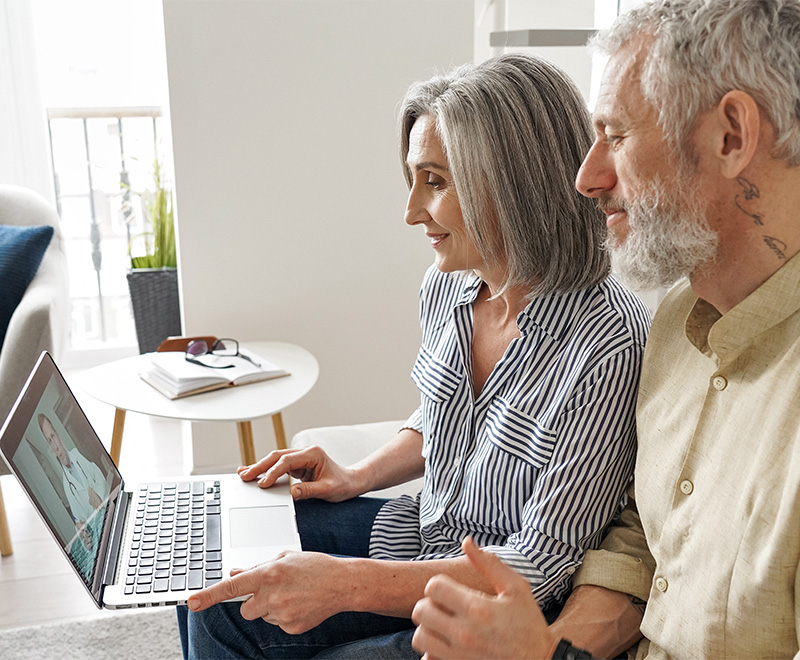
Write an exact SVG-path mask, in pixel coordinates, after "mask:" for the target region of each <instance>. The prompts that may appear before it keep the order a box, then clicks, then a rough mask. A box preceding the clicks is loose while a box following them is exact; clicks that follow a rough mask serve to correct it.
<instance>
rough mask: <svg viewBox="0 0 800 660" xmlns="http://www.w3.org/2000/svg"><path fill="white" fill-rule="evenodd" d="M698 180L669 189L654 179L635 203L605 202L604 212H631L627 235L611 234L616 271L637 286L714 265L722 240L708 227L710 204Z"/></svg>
mask: <svg viewBox="0 0 800 660" xmlns="http://www.w3.org/2000/svg"><path fill="white" fill-rule="evenodd" d="M695 181H696V179H695V177H694V176H691V175H689V174H688V173H685V174H679V175H678V176H677V177H676V180H675V181H674V182H671V183H670V184H669V185H668V184H667V183H666V182H665V181H664V180H663V179H662V178H660V177H655V178H654V179H653V180H652V181H650V182H648V183H647V185H646V187H645V189H644V190H643V191H642V192H641V193H640V194H638V195H637V196H636V199H635V200H633V201H631V202H624V201H622V200H615V199H614V198H613V197H610V196H609V197H601V198H600V200H599V202H598V205H599V206H600V208H601V209H602V208H606V207H613V208H620V209H623V210H625V211H626V212H627V221H628V232H627V235H625V236H624V237H619V236H618V235H616V234H615V233H614V232H613V231H612V230H609V232H608V236H607V238H606V246H607V247H608V250H609V254H610V256H611V268H612V271H613V272H615V273H616V274H618V275H619V277H620V279H622V280H624V281H625V282H626V283H627V284H628V285H629V286H631V287H632V288H634V289H639V290H645V289H655V288H657V287H666V286H670V285H672V284H674V283H675V282H677V281H678V280H679V279H680V278H682V277H684V276H686V275H689V274H691V273H692V272H693V271H695V270H696V269H697V268H698V267H699V266H702V265H704V264H708V263H711V262H713V261H714V258H715V256H716V253H717V243H718V237H717V234H716V233H715V232H714V231H712V229H711V228H710V227H709V226H708V221H707V220H706V211H707V204H706V203H705V201H704V199H703V196H702V194H701V193H700V189H699V186H698V185H697V183H696V182H695Z"/></svg>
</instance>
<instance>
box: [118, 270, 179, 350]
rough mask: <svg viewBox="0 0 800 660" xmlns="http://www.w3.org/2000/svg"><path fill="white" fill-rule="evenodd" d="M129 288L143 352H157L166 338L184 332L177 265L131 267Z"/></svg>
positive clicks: (137, 332) (137, 335)
mask: <svg viewBox="0 0 800 660" xmlns="http://www.w3.org/2000/svg"><path fill="white" fill-rule="evenodd" d="M128 289H129V290H130V292H131V304H132V305H133V320H134V322H135V324H136V339H137V340H138V342H139V352H140V353H149V352H151V351H154V350H156V349H157V348H158V345H159V344H160V343H161V342H162V341H164V340H165V339H166V338H167V337H171V336H175V335H180V334H181V309H180V298H179V295H178V269H177V268H131V269H130V270H129V271H128Z"/></svg>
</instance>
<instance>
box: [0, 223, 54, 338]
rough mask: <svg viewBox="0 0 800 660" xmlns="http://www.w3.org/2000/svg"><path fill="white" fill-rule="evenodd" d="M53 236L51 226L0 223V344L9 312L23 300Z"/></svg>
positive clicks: (8, 318) (10, 313) (3, 336)
mask: <svg viewBox="0 0 800 660" xmlns="http://www.w3.org/2000/svg"><path fill="white" fill-rule="evenodd" d="M52 238H53V228H52V227H50V226H48V225H45V226H42V227H29V226H19V225H0V348H2V346H3V341H4V340H5V338H6V330H8V323H9V321H10V320H11V315H12V314H13V313H14V310H15V309H16V308H17V305H19V301H20V300H22V296H23V294H24V293H25V289H27V288H28V285H29V284H30V283H31V280H32V279H33V277H34V275H36V271H37V270H39V264H40V263H42V257H44V252H45V250H47V246H48V245H50V239H52Z"/></svg>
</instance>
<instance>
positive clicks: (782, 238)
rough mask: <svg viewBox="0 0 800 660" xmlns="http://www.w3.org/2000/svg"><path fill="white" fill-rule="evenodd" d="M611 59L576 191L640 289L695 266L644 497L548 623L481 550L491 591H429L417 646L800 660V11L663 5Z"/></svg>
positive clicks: (437, 653) (651, 350)
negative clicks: (596, 214)
mask: <svg viewBox="0 0 800 660" xmlns="http://www.w3.org/2000/svg"><path fill="white" fill-rule="evenodd" d="M599 46H600V48H601V49H602V50H604V51H605V52H606V53H607V54H609V55H610V60H609V63H608V66H607V69H606V72H605V75H604V78H603V83H602V89H601V92H600V96H599V99H598V102H597V105H596V108H595V129H596V140H595V143H594V145H593V147H592V149H591V151H590V152H589V154H588V155H587V157H586V160H585V162H584V164H583V166H582V169H581V171H580V173H579V175H578V179H577V187H578V189H579V190H580V191H581V192H582V193H583V194H584V195H587V196H589V197H593V198H596V199H597V201H598V204H599V206H600V207H601V208H602V209H603V210H604V211H605V213H606V214H607V216H608V223H607V224H608V228H609V246H610V248H611V251H612V256H613V260H614V261H615V262H616V267H617V270H618V271H619V272H620V273H621V274H623V275H624V276H627V278H628V279H629V280H630V281H631V282H632V283H634V284H637V285H640V286H642V285H644V286H652V285H666V284H669V283H672V282H675V281H676V280H678V279H679V278H681V277H682V276H684V275H688V281H683V282H681V283H680V284H678V285H677V286H676V287H675V288H674V289H673V290H672V291H671V292H670V293H669V294H668V296H667V298H666V299H665V300H664V302H663V303H662V305H661V307H660V309H659V311H658V313H657V315H656V318H655V319H654V322H653V326H652V330H651V333H650V337H649V339H648V344H647V348H646V353H645V364H644V371H643V375H642V382H641V387H640V391H639V401H638V408H637V428H638V434H639V453H638V457H637V463H636V486H635V502H633V501H632V502H631V503H630V506H629V508H628V509H627V510H626V511H625V513H624V514H623V517H622V520H621V521H620V524H619V526H617V527H615V528H612V530H611V531H610V533H609V534H608V536H607V538H606V540H605V542H604V545H603V547H602V548H601V549H600V550H597V551H594V552H589V553H587V555H586V558H585V561H584V563H583V566H582V567H581V569H580V571H579V572H578V573H577V574H576V576H575V582H574V584H575V585H576V586H577V589H575V591H574V592H573V595H572V596H571V598H570V600H569V601H568V602H567V605H566V607H565V609H564V612H563V613H562V615H561V617H560V619H559V620H558V621H557V622H556V623H555V624H554V625H553V626H551V627H550V628H549V629H548V628H546V627H545V624H544V621H543V620H542V618H541V615H540V613H539V611H538V608H537V607H536V605H535V603H534V602H533V599H532V597H531V596H530V593H529V590H528V589H526V588H525V584H524V581H521V580H520V579H519V578H517V576H515V575H514V574H513V573H512V572H511V571H510V569H508V568H507V567H506V566H504V565H503V564H501V563H500V562H499V561H498V560H497V559H496V558H495V557H489V556H488V555H486V554H484V553H482V552H481V551H479V550H478V549H477V548H476V547H475V546H474V544H471V543H470V542H467V543H466V546H465V547H466V550H467V553H468V554H469V555H470V557H471V558H472V559H473V562H474V563H475V564H476V565H477V566H478V567H479V568H480V570H481V571H482V572H483V574H484V576H486V577H487V578H488V579H490V580H491V581H492V583H493V584H494V587H495V591H496V592H497V596H496V597H490V596H486V595H484V594H477V593H476V592H471V591H469V590H467V589H466V588H465V587H463V586H462V585H459V584H457V583H455V582H453V581H452V580H449V579H447V578H443V577H437V578H433V579H432V580H431V581H430V582H429V585H428V588H427V592H426V593H427V596H428V597H427V598H426V599H424V600H422V601H420V602H419V603H418V605H417V608H416V610H415V620H416V621H417V622H418V623H420V627H419V628H418V630H417V633H416V637H415V645H416V646H417V648H419V649H421V650H424V651H426V652H428V653H429V655H430V656H434V657H436V658H449V657H457V658H468V657H532V658H551V657H552V658H566V657H573V658H575V657H589V655H588V653H587V652H585V651H579V650H577V649H576V648H575V647H582V648H584V649H587V650H588V651H590V652H591V653H592V654H594V655H596V656H601V657H609V656H613V655H614V654H616V653H618V652H620V651H621V650H624V649H626V648H628V647H629V646H631V645H632V644H633V643H634V642H636V641H637V640H638V639H639V638H640V637H641V636H642V635H643V636H644V638H645V639H644V640H643V641H642V643H640V644H639V646H638V649H635V650H636V658H645V657H646V658H651V659H656V658H742V659H744V658H746V659H747V660H753V659H755V658H791V657H794V658H798V657H800V654H798V647H799V646H800V644H799V643H798V635H799V634H800V632H799V631H800V597H798V595H797V594H798V592H799V591H800V576H799V574H798V565H799V563H800V256H796V255H797V253H798V252H799V251H800V167H798V165H800V1H798V0H659V1H657V2H654V3H651V4H648V5H646V6H644V7H642V8H639V9H637V10H635V11H633V12H631V13H630V14H628V15H626V16H624V17H622V18H620V19H619V20H618V22H617V23H616V24H615V26H614V27H612V28H611V30H610V31H609V32H608V33H606V34H604V35H601V37H600V38H599ZM637 506H638V513H637V508H636V507H637ZM643 601H647V607H646V612H645V614H644V618H643V620H641V621H640V619H641V614H640V613H639V608H640V606H642V605H643V604H644V602H643ZM640 630H641V632H640ZM566 640H572V641H571V643H570V642H567V641H566ZM571 644H574V647H572V646H571Z"/></svg>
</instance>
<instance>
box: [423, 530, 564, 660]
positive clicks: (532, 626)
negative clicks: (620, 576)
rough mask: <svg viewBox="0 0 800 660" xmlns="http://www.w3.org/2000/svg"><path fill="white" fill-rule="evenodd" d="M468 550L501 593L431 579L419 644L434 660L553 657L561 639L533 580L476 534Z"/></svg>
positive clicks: (439, 577) (466, 544) (443, 578)
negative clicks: (546, 615)
mask: <svg viewBox="0 0 800 660" xmlns="http://www.w3.org/2000/svg"><path fill="white" fill-rule="evenodd" d="M463 548H464V552H465V553H466V555H467V556H468V557H469V558H470V560H471V561H472V564H473V566H474V567H475V568H476V570H477V571H478V572H479V573H480V574H481V575H483V577H484V578H486V579H487V580H488V581H489V583H490V584H491V585H492V588H493V589H494V590H495V593H496V594H497V595H496V596H491V595H488V594H485V593H482V592H480V591H475V590H473V589H469V588H467V587H465V586H463V585H462V584H459V583H458V582H456V581H454V580H452V579H450V578H449V577H447V576H444V575H437V576H435V577H433V578H431V579H430V580H429V581H428V586H427V587H426V588H425V596H426V597H425V598H423V599H422V600H420V601H419V602H418V603H417V605H416V607H415V608H414V613H413V614H412V619H413V620H414V622H415V623H416V624H417V625H418V628H417V630H416V632H415V633H414V639H413V645H414V648H415V649H417V650H418V651H420V652H421V653H425V657H426V658H428V659H429V660H433V659H434V658H436V659H437V660H439V659H441V660H448V659H450V658H452V659H460V658H464V659H466V658H536V659H540V658H551V657H552V656H553V652H554V651H555V648H556V645H557V644H558V641H559V640H558V639H557V638H555V637H554V636H553V635H552V634H551V633H550V631H549V629H548V627H547V623H546V622H545V620H544V616H542V612H541V610H540V609H539V605H538V604H537V602H536V599H535V598H534V597H533V595H532V594H531V588H530V585H529V584H528V582H527V581H526V580H525V579H524V578H523V577H522V576H520V575H518V574H517V573H515V572H514V571H513V570H511V569H510V568H509V567H508V566H506V565H505V564H503V562H502V561H500V559H498V558H497V557H496V556H494V555H493V554H491V553H488V552H484V551H482V550H480V549H479V548H478V546H477V545H475V542H474V541H473V540H472V539H471V538H467V539H466V540H465V541H464V545H463Z"/></svg>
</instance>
